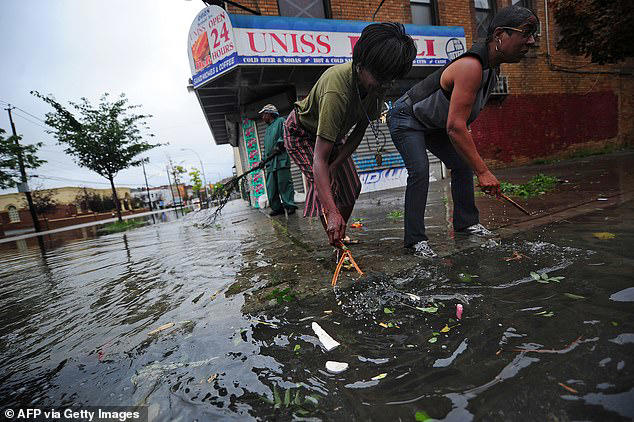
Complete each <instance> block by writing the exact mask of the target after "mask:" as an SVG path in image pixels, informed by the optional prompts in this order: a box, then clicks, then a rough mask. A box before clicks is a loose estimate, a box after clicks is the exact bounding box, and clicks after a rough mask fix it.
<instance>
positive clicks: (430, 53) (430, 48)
mask: <svg viewBox="0 0 634 422" xmlns="http://www.w3.org/2000/svg"><path fill="white" fill-rule="evenodd" d="M425 44H427V55H428V56H435V55H436V53H434V40H425Z"/></svg>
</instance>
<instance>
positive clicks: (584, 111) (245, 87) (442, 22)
mask: <svg viewBox="0 0 634 422" xmlns="http://www.w3.org/2000/svg"><path fill="white" fill-rule="evenodd" d="M239 3H240V5H242V6H244V7H246V8H248V9H251V10H252V11H255V12H258V13H260V14H262V15H265V16H287V17H288V18H287V19H286V21H289V22H294V21H295V20H296V21H297V22H300V23H301V21H304V22H306V18H309V19H314V22H315V24H314V26H315V28H327V25H328V23H327V20H332V22H333V26H334V25H335V24H336V22H335V21H334V20H348V21H356V23H359V21H363V22H367V21H372V20H373V15H375V18H374V20H375V21H397V22H401V23H404V24H414V25H416V26H408V31H409V30H411V29H412V28H419V27H418V25H433V26H435V27H437V28H438V30H439V31H440V30H441V29H443V28H444V29H445V30H446V31H448V33H450V32H452V28H455V27H459V28H461V31H462V30H463V31H464V32H463V35H462V37H458V38H459V39H460V40H465V43H466V47H467V48H468V47H469V46H470V45H471V44H472V43H473V42H474V40H477V39H478V38H480V37H482V36H483V35H484V34H485V33H486V27H487V25H488V22H489V21H490V19H491V17H492V16H493V15H494V14H495V12H496V10H498V9H499V8H502V7H505V6H507V5H510V4H520V5H523V6H525V7H528V8H530V9H532V10H534V11H535V12H536V13H537V15H538V17H539V19H540V21H541V22H540V24H541V28H540V32H541V34H540V35H541V37H540V38H539V40H538V42H537V43H536V45H535V47H533V49H532V51H531V52H529V53H528V55H527V57H525V58H524V60H523V61H522V62H521V63H517V64H503V65H502V67H501V78H500V83H499V85H498V87H497V89H496V95H495V96H493V98H492V99H491V100H490V102H489V104H488V105H487V107H486V108H485V110H483V112H482V114H481V115H480V116H479V118H478V120H477V121H476V122H475V123H474V124H473V125H472V130H473V134H474V139H475V141H476V143H477V145H478V149H479V151H480V152H481V154H482V155H483V157H484V158H485V159H486V160H487V161H488V162H489V163H491V164H493V165H509V164H513V163H524V162H530V161H533V160H535V159H539V158H545V157H548V158H552V157H553V156H565V155H566V154H568V153H570V152H571V151H574V150H576V149H580V148H583V149H586V148H588V149H600V148H604V147H606V146H621V145H625V144H631V143H632V140H633V137H634V135H633V134H634V127H633V126H634V118H633V117H634V104H633V103H634V78H633V76H632V73H633V70H632V69H633V68H634V66H633V64H634V62H633V61H632V60H630V61H627V62H625V63H621V64H618V65H606V66H599V65H593V64H591V63H589V61H588V60H586V59H584V58H581V57H574V56H570V55H568V54H566V53H564V52H560V51H557V50H556V49H555V44H556V41H557V37H558V29H557V25H556V24H555V22H554V19H553V16H552V10H548V7H547V3H548V1H547V0H411V1H410V0H384V1H383V2H381V1H372V2H369V1H357V0H345V1H344V0H323V1H316V2H305V1H302V0H240V1H239ZM379 6H380V7H379ZM227 12H228V13H229V16H231V20H232V21H233V22H234V27H235V26H236V23H237V22H241V21H245V20H246V19H244V18H237V17H236V16H237V15H250V16H253V14H252V13H251V12H250V11H247V10H244V9H243V8H238V7H236V6H228V8H227ZM199 17H200V15H199ZM301 18H303V19H301ZM258 19H259V22H265V20H263V19H261V18H259V17H255V16H254V17H253V21H254V23H253V24H254V25H257V22H256V21H258ZM324 19H325V20H324ZM277 21H280V22H281V21H282V20H280V19H278V20H277ZM349 24H350V25H352V26H354V24H355V22H352V23H349ZM267 25H268V23H267ZM299 26H301V25H299ZM299 26H298V27H299ZM267 27H270V26H267ZM192 28H193V26H192ZM420 28H427V29H424V31H429V32H428V33H430V34H431V33H433V32H432V31H433V29H429V27H422V26H421V27H420ZM325 30H327V29H325ZM236 34H238V35H237V37H240V36H241V34H242V35H244V32H236ZM449 36H451V35H449ZM190 37H191V33H190ZM235 42H236V43H240V40H239V39H238V38H236V39H235ZM435 42H436V45H437V46H436V50H439V47H438V45H439V44H438V42H437V41H435ZM442 45H443V46H444V44H442ZM273 46H275V44H273ZM436 53H438V51H436ZM448 54H449V53H448ZM442 64H444V63H443V62H438V64H437V65H434V63H427V65H426V66H425V67H416V64H415V68H414V69H413V71H412V72H411V73H410V74H409V75H408V76H407V77H406V79H405V80H403V81H397V84H396V85H395V87H394V88H393V90H392V91H391V92H390V93H389V94H388V95H389V96H390V99H392V100H393V99H395V98H398V96H400V95H401V94H402V93H403V92H404V91H405V90H406V89H407V88H408V87H409V86H411V85H412V84H413V83H415V82H416V81H418V80H420V78H422V77H424V76H425V75H428V74H430V73H431V72H433V70H435V69H436V68H438V66H441V65H442ZM290 68H291V66H287V67H282V66H276V67H270V68H267V67H265V66H261V67H259V68H258V67H257V66H249V67H247V66H244V67H241V68H238V70H237V71H233V73H227V74H225V76H222V77H218V78H216V79H215V80H213V82H211V83H208V84H203V85H196V81H195V73H194V72H193V74H194V82H193V85H194V88H195V89H194V90H195V92H196V94H197V96H198V99H199V101H200V103H201V107H202V108H203V111H204V113H205V115H206V117H207V121H208V122H209V125H210V128H211V130H212V133H213V134H214V139H215V142H216V143H217V144H223V143H230V144H232V145H233V146H234V147H235V148H237V151H236V169H237V170H238V173H240V172H241V171H242V170H243V169H244V168H248V167H249V164H250V163H249V162H248V160H245V157H244V156H245V155H246V152H247V151H246V150H245V149H244V148H242V149H240V147H241V144H240V140H242V141H243V143H244V139H243V137H241V133H240V132H241V131H240V125H239V122H241V121H242V122H244V119H245V118H247V119H252V120H254V121H257V115H256V114H255V113H256V110H255V109H256V108H257V107H258V106H260V105H261V104H264V103H266V102H273V103H276V105H278V108H280V109H281V111H282V113H284V111H288V110H290V104H291V103H292V101H294V100H295V99H296V98H298V97H299V98H301V97H302V96H303V95H306V93H307V90H308V89H310V87H311V86H312V84H313V83H314V82H315V81H316V79H317V78H318V77H319V75H320V74H321V72H323V70H324V69H325V67H321V68H319V67H315V66H313V67H312V68H310V70H307V69H303V68H300V66H292V70H287V69H290ZM269 69H270V70H269ZM192 71H193V69H192ZM267 71H268V73H267ZM272 72H274V73H275V75H274V76H272V75H271V73H272ZM289 73H290V75H289ZM273 79H275V80H276V81H278V82H277V86H278V89H277V90H275V89H273V88H272V87H273V84H271V85H267V82H270V81H271V80H273ZM223 81H224V82H223ZM234 86H238V87H239V88H238V90H237V97H236V98H238V99H239V100H238V103H237V104H234V103H227V102H225V101H223V95H224V96H230V95H236V91H231V90H230V87H234ZM265 87H269V88H268V89H265ZM223 90H224V91H223ZM245 92H249V93H251V95H245V94H244V93H245ZM206 99H209V100H206ZM211 101H214V102H215V103H216V104H223V106H224V108H219V107H218V108H215V109H214V108H213V105H212V104H211ZM214 119H224V123H225V124H226V132H225V131H224V129H225V128H224V127H220V126H219V125H218V124H217V123H216V121H214ZM254 125H256V126H257V132H258V133H261V132H262V131H263V129H262V128H261V126H262V125H261V123H260V122H256V123H254ZM388 137H389V133H388ZM365 143H366V141H365V140H364V141H363V143H362V146H363V145H365ZM390 145H391V141H388V142H387V149H388V152H389V151H391V150H390ZM370 152H371V151H370V150H368V151H363V150H361V149H360V150H359V151H357V154H355V155H356V157H355V156H353V159H354V160H355V163H356V164H357V166H358V168H359V170H360V171H361V172H363V170H364V168H363V163H364V162H366V161H367V160H366V159H365V158H367V156H368V154H370ZM364 154H365V155H364ZM364 157H365V158H364ZM384 164H385V163H384ZM399 165H401V166H402V162H400V163H399V162H398V159H395V160H394V163H393V164H391V166H392V167H391V168H392V169H396V168H398V166H399ZM389 169H390V163H389V160H388V164H387V168H386V165H383V166H374V167H369V168H368V170H389ZM294 175H295V177H294V180H295V185H296V190H297V185H298V184H301V176H299V175H298V172H297V171H296V170H295V171H294ZM363 180H364V179H363V177H362V181H363ZM299 190H300V191H301V187H300V188H299Z"/></svg>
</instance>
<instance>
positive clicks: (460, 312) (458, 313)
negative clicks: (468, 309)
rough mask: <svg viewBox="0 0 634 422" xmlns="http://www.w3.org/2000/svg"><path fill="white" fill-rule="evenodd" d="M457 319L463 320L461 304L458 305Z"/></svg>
mask: <svg viewBox="0 0 634 422" xmlns="http://www.w3.org/2000/svg"><path fill="white" fill-rule="evenodd" d="M456 318H458V319H459V320H460V319H462V304H460V303H459V304H457V305H456Z"/></svg>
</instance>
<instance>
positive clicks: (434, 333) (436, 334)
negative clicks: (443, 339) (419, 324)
mask: <svg viewBox="0 0 634 422" xmlns="http://www.w3.org/2000/svg"><path fill="white" fill-rule="evenodd" d="M431 335H432V336H439V335H440V333H439V332H438V331H434V332H433V333H431Z"/></svg>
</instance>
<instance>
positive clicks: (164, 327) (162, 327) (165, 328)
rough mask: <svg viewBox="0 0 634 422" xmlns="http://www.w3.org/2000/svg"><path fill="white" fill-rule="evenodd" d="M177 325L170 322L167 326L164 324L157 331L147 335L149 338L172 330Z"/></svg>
mask: <svg viewBox="0 0 634 422" xmlns="http://www.w3.org/2000/svg"><path fill="white" fill-rule="evenodd" d="M174 325H175V324H174V323H173V322H168V323H167V324H163V325H161V326H160V327H158V328H157V329H155V330H152V331H150V332H149V333H147V335H148V336H151V335H154V334H157V333H160V332H161V331H163V330H167V329H168V328H172V327H173V326H174Z"/></svg>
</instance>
